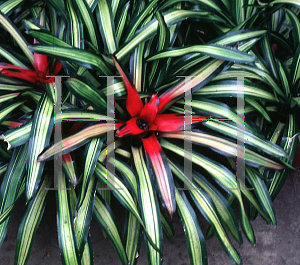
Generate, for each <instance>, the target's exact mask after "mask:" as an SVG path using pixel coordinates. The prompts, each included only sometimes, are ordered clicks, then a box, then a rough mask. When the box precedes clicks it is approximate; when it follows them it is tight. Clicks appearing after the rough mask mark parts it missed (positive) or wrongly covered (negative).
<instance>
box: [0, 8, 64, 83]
mask: <svg viewBox="0 0 300 265" xmlns="http://www.w3.org/2000/svg"><path fill="white" fill-rule="evenodd" d="M40 25H41V26H44V11H43V12H42V15H41V19H40ZM34 43H35V44H36V43H38V42H37V40H34ZM49 64H50V62H48V59H47V55H42V54H37V53H35V54H34V69H35V71H33V70H28V69H26V68H23V67H18V66H15V65H13V64H0V73H1V74H2V75H5V76H7V77H14V78H18V79H22V80H25V81H28V82H30V83H34V84H36V85H38V86H40V87H41V88H42V87H43V86H42V83H54V82H55V79H54V77H49V75H51V76H55V75H56V74H58V72H59V71H60V70H61V68H62V64H61V63H60V62H58V61H56V62H55V63H54V65H53V67H52V69H51V71H49Z"/></svg>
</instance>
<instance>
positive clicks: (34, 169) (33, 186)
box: [26, 93, 53, 201]
mask: <svg viewBox="0 0 300 265" xmlns="http://www.w3.org/2000/svg"><path fill="white" fill-rule="evenodd" d="M52 129H53V104H52V100H51V99H50V98H49V97H48V95H47V93H44V94H43V96H42V98H41V100H40V102H39V104H38V105H37V108H36V110H35V113H34V117H33V122H32V128H31V132H30V139H29V148H28V157H27V182H26V199H27V201H29V200H30V199H31V198H32V197H33V196H34V195H35V193H36V191H37V189H38V187H39V183H40V180H41V176H42V173H43V169H44V164H45V163H41V162H38V161H37V158H38V155H39V154H40V153H41V151H42V150H43V149H44V148H45V146H47V145H48V144H49V142H50V137H51V133H52Z"/></svg>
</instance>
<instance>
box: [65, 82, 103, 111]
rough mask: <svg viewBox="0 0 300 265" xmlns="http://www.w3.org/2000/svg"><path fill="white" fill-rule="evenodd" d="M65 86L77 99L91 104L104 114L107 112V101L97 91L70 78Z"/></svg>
mask: <svg viewBox="0 0 300 265" xmlns="http://www.w3.org/2000/svg"><path fill="white" fill-rule="evenodd" d="M65 84H66V85H67V87H68V89H69V90H70V91H71V93H72V94H74V95H75V96H76V97H78V98H80V99H82V100H84V101H85V102H87V103H89V104H90V105H91V106H93V107H94V108H95V109H98V110H100V111H102V112H104V111H106V108H107V107H106V101H105V100H104V99H103V98H102V97H101V95H100V93H99V92H98V91H97V90H96V89H94V88H92V87H90V86H89V85H87V84H86V83H85V82H82V81H80V80H78V79H76V78H68V79H67V80H66V83H65Z"/></svg>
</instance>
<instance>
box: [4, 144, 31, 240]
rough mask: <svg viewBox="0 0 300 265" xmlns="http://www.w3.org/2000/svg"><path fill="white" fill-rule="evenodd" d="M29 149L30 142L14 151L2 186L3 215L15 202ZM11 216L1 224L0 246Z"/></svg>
mask: <svg viewBox="0 0 300 265" xmlns="http://www.w3.org/2000/svg"><path fill="white" fill-rule="evenodd" d="M27 150H28V144H25V145H22V146H20V147H17V148H15V149H14V151H13V155H12V157H11V160H10V162H9V164H8V168H7V170H6V172H5V174H4V177H3V180H2V183H1V187H0V214H1V215H2V214H3V213H4V212H5V211H6V210H7V209H8V208H9V207H10V206H11V205H12V204H13V203H14V202H15V199H16V197H17V195H18V191H19V189H20V188H19V186H20V184H21V181H22V178H23V177H24V174H25V165H26V156H27ZM12 208H13V207H12ZM10 216H11V215H10ZM10 216H9V217H8V218H7V219H6V220H5V221H3V222H2V223H1V224H0V246H1V245H2V243H3V240H4V238H5V235H6V232H7V228H8V223H9V220H10Z"/></svg>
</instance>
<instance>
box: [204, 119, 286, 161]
mask: <svg viewBox="0 0 300 265" xmlns="http://www.w3.org/2000/svg"><path fill="white" fill-rule="evenodd" d="M204 126H206V127H208V128H210V129H212V130H216V131H218V132H221V133H222V134H224V135H228V136H230V137H231V138H234V139H236V133H237V127H236V125H234V124H232V123H229V122H226V121H207V122H206V123H204ZM244 139H245V143H246V144H249V145H251V146H253V147H256V148H258V149H259V150H263V152H265V153H267V154H270V155H272V156H274V157H283V158H286V157H287V153H286V152H285V151H284V150H283V149H282V148H281V147H279V146H278V145H275V144H273V143H272V142H270V141H267V140H262V139H260V138H259V137H257V136H256V135H254V133H253V132H251V131H249V130H244Z"/></svg>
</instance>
